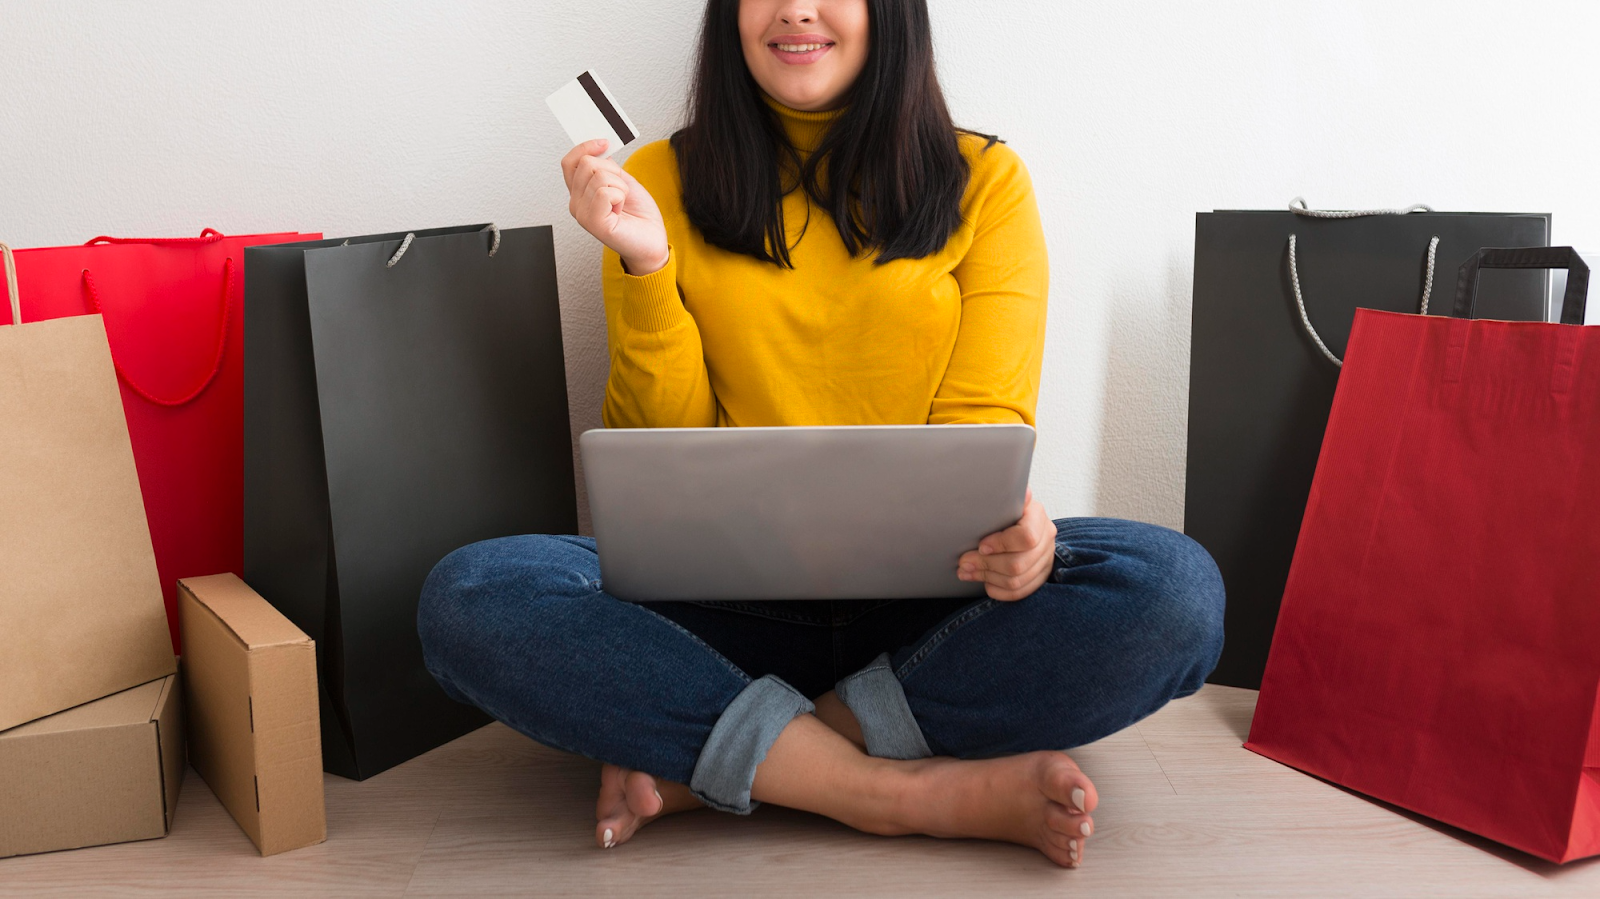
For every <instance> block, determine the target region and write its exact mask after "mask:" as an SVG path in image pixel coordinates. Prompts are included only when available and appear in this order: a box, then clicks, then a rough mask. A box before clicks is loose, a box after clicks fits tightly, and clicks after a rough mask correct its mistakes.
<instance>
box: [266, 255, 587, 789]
mask: <svg viewBox="0 0 1600 899" xmlns="http://www.w3.org/2000/svg"><path fill="white" fill-rule="evenodd" d="M258 251H259V252H258ZM245 273H246V280H245V388H244V392H245V546H244V556H245V558H244V575H245V580H246V581H247V582H249V584H250V585H251V586H252V587H254V588H255V589H256V590H257V591H258V592H259V593H261V594H262V595H263V596H264V597H266V598H267V599H268V600H269V601H270V602H272V604H273V605H275V606H276V607H277V608H278V609H279V610H281V611H282V612H283V613H284V614H285V615H286V616H287V617H288V618H290V619H291V620H292V621H294V623H295V624H296V625H298V626H299V627H300V628H301V629H302V630H304V631H306V633H308V634H310V635H311V637H312V638H313V639H314V640H316V642H317V656H318V658H317V665H318V674H319V680H320V683H321V690H320V692H321V698H322V735H323V736H322V745H323V761H324V766H325V767H326V769H327V770H328V771H331V772H333V773H335V774H340V775H344V776H346V777H353V778H357V779H361V778H365V777H370V776H371V775H373V774H376V773H378V772H380V771H383V770H385V769H387V768H390V767H392V766H394V765H397V764H399V763H401V762H403V761H405V760H407V759H410V758H412V757H414V756H416V755H418V754H420V753H422V752H426V751H427V750H429V749H432V748H433V747H435V746H438V745H440V744H442V743H445V742H447V741H449V740H451V739H454V738H455V737H457V736H460V735H461V734H463V733H466V732H467V731H469V730H472V729H474V728H476V727H478V726H480V725H482V724H484V723H485V722H486V721H487V720H488V719H487V718H486V717H485V716H484V715H483V713H482V712H479V711H478V710H477V709H474V708H471V707H468V706H466V705H461V704H458V703H456V702H454V701H452V700H451V699H449V698H448V697H447V696H446V695H445V694H444V693H443V692H442V691H441V690H440V689H439V686H438V685H437V684H436V683H435V682H434V680H433V678H432V677H431V676H429V674H428V672H427V670H426V669H425V668H424V667H423V662H422V648H421V644H420V642H419V641H418V638H417V625H416V617H417V599H418V596H419V594H420V592H421V589H422V582H423V579H424V578H425V577H426V576H427V574H428V572H429V570H430V569H432V567H433V565H434V563H436V562H438V561H439V559H441V558H443V557H444V556H445V554H447V553H449V552H450V551H451V550H454V549H455V548H457V547H459V546H462V545H465V544H467V543H471V542H473V541H476V540H483V539H488V538H492V537H500V536H505V535H509V534H523V533H556V534H563V533H575V532H576V531H577V498H576V490H575V483H574V480H573V461H572V442H571V441H572V438H571V430H570V426H569V424H568V419H567V387H566V372H565V367H564V363H563V361H562V349H561V319H560V313H559V309H558V306H557V297H556V274H555V253H554V248H553V245H552V242H551V230H550V228H549V227H541V228H515V229H506V230H503V231H502V230H497V229H495V228H493V226H481V225H479V226H470V227H462V228H441V229H437V230H432V231H417V232H414V233H410V234H385V235H376V236H370V237H356V238H350V239H349V240H322V241H312V242H305V243H292V244H276V245H272V246H262V247H251V248H249V249H248V250H246V254H245Z"/></svg>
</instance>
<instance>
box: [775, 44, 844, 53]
mask: <svg viewBox="0 0 1600 899" xmlns="http://www.w3.org/2000/svg"><path fill="white" fill-rule="evenodd" d="M767 46H769V47H775V48H777V49H779V50H782V51H783V52H784V53H809V52H811V51H812V50H821V49H823V48H825V47H832V46H833V42H832V41H829V42H826V43H812V44H784V43H778V42H776V41H774V42H773V43H770V44H768V45H767Z"/></svg>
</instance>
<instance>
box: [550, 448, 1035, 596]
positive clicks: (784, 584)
mask: <svg viewBox="0 0 1600 899" xmlns="http://www.w3.org/2000/svg"><path fill="white" fill-rule="evenodd" d="M1034 437H1035V435H1034V430H1033V428H1031V427H1029V426H1027V425H1021V424H1010V425H852V426H827V427H752V428H629V429H597V430H590V431H586V432H584V434H583V435H582V436H581V437H580V438H579V447H580V452H581V453H582V457H583V468H584V478H585V481H586V483H587V485H588V489H589V508H590V513H591V518H592V521H593V525H594V533H595V541H596V543H597V544H598V548H599V553H600V577H601V583H602V586H603V588H604V589H605V590H606V592H608V593H610V594H611V595H612V596H615V597H617V598H619V599H627V600H634V601H648V600H751V599H880V598H900V597H959V596H972V597H978V596H982V595H983V592H984V588H983V585H982V584H980V583H972V582H968V581H963V580H960V579H959V578H957V577H956V562H957V560H958V559H959V558H960V556H961V554H962V553H964V552H968V551H970V550H972V549H975V548H977V545H978V541H979V540H981V539H982V538H983V537H985V536H987V535H988V534H991V533H994V532H995V531H999V530H1003V529H1005V528H1007V527H1010V526H1011V525H1013V524H1016V522H1017V520H1018V519H1019V518H1021V517H1022V505H1023V498H1024V495H1025V493H1026V490H1027V485H1028V471H1029V467H1030V465H1031V463H1032V459H1033V446H1034Z"/></svg>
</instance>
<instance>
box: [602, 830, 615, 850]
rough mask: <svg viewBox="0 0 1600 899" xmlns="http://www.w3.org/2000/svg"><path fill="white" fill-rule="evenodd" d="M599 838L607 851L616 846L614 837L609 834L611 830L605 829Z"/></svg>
mask: <svg viewBox="0 0 1600 899" xmlns="http://www.w3.org/2000/svg"><path fill="white" fill-rule="evenodd" d="M600 836H601V837H602V838H603V839H604V840H605V844H606V848H607V849H610V848H611V847H612V846H615V845H617V841H616V839H615V836H616V835H615V834H613V833H612V832H611V828H609V827H607V828H606V832H605V833H603V834H601V835H600Z"/></svg>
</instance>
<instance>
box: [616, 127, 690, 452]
mask: <svg viewBox="0 0 1600 899" xmlns="http://www.w3.org/2000/svg"><path fill="white" fill-rule="evenodd" d="M624 168H626V169H627V170H628V172H629V173H630V174H632V175H633V176H634V177H635V178H637V179H639V182H640V183H641V184H643V185H644V186H645V188H646V189H647V190H649V191H650V193H651V196H653V197H654V198H655V199H656V203H657V204H658V205H660V206H661V207H662V208H663V211H667V210H668V209H670V208H672V204H673V203H674V202H675V201H676V195H677V194H676V184H675V175H676V167H675V165H674V163H673V161H672V157H671V155H670V151H669V150H667V149H666V142H665V141H660V142H657V144H651V145H647V146H645V147H642V148H640V149H639V150H638V151H636V152H635V153H634V154H633V156H632V157H630V158H629V160H628V162H627V163H626V164H625V165H624ZM667 236H668V238H669V244H668V247H667V264H666V265H665V266H664V267H663V268H662V269H661V270H660V271H657V272H652V273H651V274H648V275H645V276H644V277H636V276H634V275H630V274H628V273H627V272H626V271H624V270H623V267H622V258H621V257H620V256H618V255H617V254H616V253H615V252H614V251H612V250H610V249H606V250H604V252H603V254H602V256H601V262H600V274H601V285H602V292H603V294H604V297H605V307H606V345H607V347H608V350H609V357H610V373H609V375H608V376H607V378H606V393H605V402H604V404H603V405H602V406H601V410H600V417H601V420H602V421H603V422H604V423H605V426H606V427H608V428H704V427H712V426H714V425H715V424H716V423H717V399H716V395H715V394H714V393H713V392H712V390H711V378H710V375H709V373H708V372H707V370H706V359H705V348H704V347H703V346H702V345H701V342H700V328H699V326H698V325H697V324H696V323H695V320H694V316H693V315H690V314H689V311H688V310H687V309H685V308H684V305H683V295H682V292H681V291H680V290H679V289H678V248H677V247H676V246H674V245H673V244H672V243H671V242H670V241H671V238H672V237H673V236H674V235H673V233H672V224H671V223H669V225H668V230H667Z"/></svg>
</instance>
